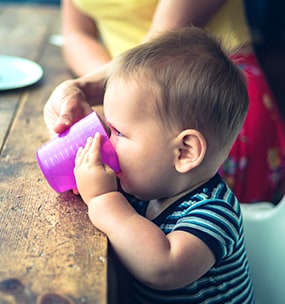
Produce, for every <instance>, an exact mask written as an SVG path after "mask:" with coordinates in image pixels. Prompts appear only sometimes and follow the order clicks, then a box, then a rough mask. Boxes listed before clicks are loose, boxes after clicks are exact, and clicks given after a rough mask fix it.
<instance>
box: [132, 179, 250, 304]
mask: <svg viewBox="0 0 285 304" xmlns="http://www.w3.org/2000/svg"><path fill="white" fill-rule="evenodd" d="M131 203H132V204H133V206H134V207H135V208H136V210H137V211H138V212H139V213H140V214H142V215H144V214H145V211H146V208H147V202H141V201H140V202H138V201H136V200H131ZM153 222H154V223H155V224H156V225H157V226H159V227H160V228H161V230H162V231H163V232H164V233H165V234H168V233H170V232H171V231H174V230H183V231H186V232H189V233H191V234H193V235H195V236H196V237H198V238H200V239H201V240H202V241H203V242H205V243H206V244H207V245H208V246H209V248H210V249H211V250H212V252H213V254H214V256H215V259H216V263H215V265H214V266H213V267H212V268H211V269H210V270H209V271H208V272H207V273H205V274H204V275H203V276H202V277H201V278H200V279H198V280H197V281H195V282H193V283H191V284H189V285H187V286H185V287H183V288H180V289H177V290H170V291H169V290H167V291H165V290H162V291H161V290H156V289H152V288H149V287H147V286H144V285H143V284H142V283H140V282H139V281H137V280H135V279H134V278H133V280H132V285H133V293H134V295H133V296H134V302H133V303H135V304H139V303H144V304H146V303H151V304H156V303H160V304H162V303H185V304H186V303H191V304H192V303H195V304H196V303H197V304H198V303H203V304H205V303H211V304H214V303H220V304H226V303H237V304H249V303H254V300H253V290H252V283H251V279H250V276H249V265H248V261H247V256H246V252H245V246H244V235H243V223H242V217H241V211H240V206H239V203H238V201H237V199H236V197H235V196H234V194H233V192H232V191H231V190H230V189H229V187H228V186H227V185H226V184H225V183H224V182H223V181H222V179H221V177H220V176H219V175H218V174H217V175H215V176H214V177H213V178H212V179H210V180H209V181H208V182H207V183H205V184H204V185H202V186H200V187H199V188H197V189H196V190H195V191H192V192H191V193H188V194H187V195H185V196H184V197H182V198H180V199H179V200H177V201H176V202H175V203H173V204H172V205H171V206H170V207H168V208H167V209H166V210H164V211H163V212H162V213H161V214H160V215H159V216H158V217H157V218H155V219H154V220H153ZM185 267H187V265H185Z"/></svg>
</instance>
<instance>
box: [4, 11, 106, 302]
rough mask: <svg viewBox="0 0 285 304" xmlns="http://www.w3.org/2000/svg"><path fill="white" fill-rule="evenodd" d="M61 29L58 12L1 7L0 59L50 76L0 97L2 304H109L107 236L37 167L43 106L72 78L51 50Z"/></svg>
mask: <svg viewBox="0 0 285 304" xmlns="http://www.w3.org/2000/svg"><path fill="white" fill-rule="evenodd" d="M59 25H60V14H59V11H58V9H56V8H53V7H42V6H41V7H32V6H7V7H5V6H1V7H0V53H2V54H4V53H5V54H8V55H17V56H22V57H25V58H28V59H32V60H34V61H36V62H39V63H40V64H41V65H42V67H43V68H44V72H45V74H44V78H43V79H42V80H41V81H40V83H38V84H36V85H34V86H32V87H29V88H25V89H18V90H12V91H7V92H0V149H1V150H0V152H1V154H0V303H17V304H18V303H19V304H22V303H23V304H27V303H41V304H44V303H50V304H53V303H92V304H95V303H102V304H104V303H106V302H107V282H106V281H107V239H106V237H105V235H103V234H102V233H101V232H100V231H98V230H97V229H96V228H95V227H94V226H93V225H92V224H91V223H90V221H89V219H88V215H87V208H86V206H85V205H84V203H83V202H82V201H81V200H80V198H79V197H76V196H74V195H73V194H72V193H64V194H57V193H55V192H54V191H52V190H51V189H50V188H49V186H48V185H47V183H46V181H45V179H44V178H43V176H42V174H41V172H40V170H39V168H38V165H37V163H36V159H35V152H36V150H37V149H38V148H39V147H40V146H41V145H42V144H43V143H44V142H45V141H47V140H48V135H47V131H46V128H45V125H44V122H43V116H42V109H43V105H44V103H45V101H46V100H47V98H48V96H49V95H50V93H51V91H52V90H53V89H54V87H55V86H56V85H57V84H58V83H60V82H61V81H62V80H64V79H66V78H70V74H69V72H68V70H67V69H66V67H65V65H64V63H63V59H62V56H61V50H60V49H59V47H57V46H54V45H51V44H49V38H50V36H51V35H52V34H58V33H59ZM0 69H1V67H0Z"/></svg>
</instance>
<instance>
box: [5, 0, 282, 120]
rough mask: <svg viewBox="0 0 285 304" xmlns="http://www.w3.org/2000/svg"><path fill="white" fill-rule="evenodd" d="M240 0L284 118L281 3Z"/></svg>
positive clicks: (25, 0)
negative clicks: (243, 5)
mask: <svg viewBox="0 0 285 304" xmlns="http://www.w3.org/2000/svg"><path fill="white" fill-rule="evenodd" d="M229 1H231V0H229ZM241 1H244V4H245V8H246V12H247V18H248V23H249V26H250V29H251V32H252V36H253V39H254V46H255V49H256V52H257V55H258V57H259V60H260V63H261V65H262V66H263V69H264V71H265V73H266V75H267V78H268V81H269V83H270V85H271V87H272V90H273V93H274V95H275V97H276V99H277V102H278V105H279V107H280V111H281V114H282V116H283V118H284V119H285V83H284V81H285V76H284V75H283V73H284V74H285V72H283V71H285V1H283V0H241ZM7 3H9V4H11V3H12V4H13V3H15V4H17V3H21V4H27V5H28V4H37V5H45V4H49V5H56V6H59V5H60V0H0V6H1V5H2V4H7Z"/></svg>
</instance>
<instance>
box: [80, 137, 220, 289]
mask: <svg viewBox="0 0 285 304" xmlns="http://www.w3.org/2000/svg"><path fill="white" fill-rule="evenodd" d="M99 148H100V136H98V134H97V135H96V136H95V138H94V140H93V141H91V140H89V141H88V142H87V144H86V147H85V148H84V149H80V151H79V152H78V155H77V158H76V167H75V176H76V181H77V187H78V190H79V192H80V194H81V196H82V198H83V200H84V201H85V203H86V204H87V205H88V210H89V217H90V219H91V221H92V223H93V224H94V225H95V226H96V227H97V228H98V229H100V230H101V231H103V232H104V233H105V234H106V235H107V237H108V239H109V241H110V243H111V244H112V247H113V249H114V250H115V252H116V253H117V255H118V256H119V257H120V259H121V261H122V262H123V263H124V265H125V266H126V267H127V268H128V270H129V271H130V272H131V273H132V274H133V275H134V276H135V277H136V278H137V279H139V280H141V281H142V282H143V283H145V284H146V285H149V286H151V287H153V288H158V289H175V288H179V287H183V286H185V285H187V284H189V283H191V282H193V281H195V280H196V279H198V278H199V277H201V276H202V275H203V274H204V273H205V272H206V271H207V270H208V269H209V268H211V267H212V266H213V264H214V263H215V259H214V256H213V254H212V252H211V250H210V249H209V248H208V246H207V245H206V244H205V243H204V242H202V241H201V240H200V239H198V238H197V237H195V236H193V235H191V234H190V233H187V232H183V231H175V232H172V233H170V234H168V235H167V236H166V235H165V234H164V233H163V232H162V231H161V230H160V229H159V227H157V226H156V225H155V224H153V223H152V222H151V221H150V220H148V219H147V218H144V217H142V216H140V215H139V214H138V213H137V212H136V211H135V210H134V209H133V208H132V206H131V205H130V204H129V203H128V201H127V200H126V199H125V197H124V196H123V195H122V194H121V193H120V192H118V191H117V185H116V176H115V174H114V172H113V171H112V170H111V169H110V168H109V167H107V166H105V165H104V164H102V163H101V160H100V153H99Z"/></svg>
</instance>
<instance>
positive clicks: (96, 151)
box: [89, 132, 102, 165]
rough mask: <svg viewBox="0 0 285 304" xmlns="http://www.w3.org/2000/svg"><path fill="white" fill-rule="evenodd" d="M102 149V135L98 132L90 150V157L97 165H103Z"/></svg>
mask: <svg viewBox="0 0 285 304" xmlns="http://www.w3.org/2000/svg"><path fill="white" fill-rule="evenodd" d="M100 148H101V134H100V133H98V132H97V133H95V136H94V138H93V141H92V143H91V146H90V149H89V151H90V157H92V160H93V161H94V163H95V164H97V165H102V160H101V154H100Z"/></svg>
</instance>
